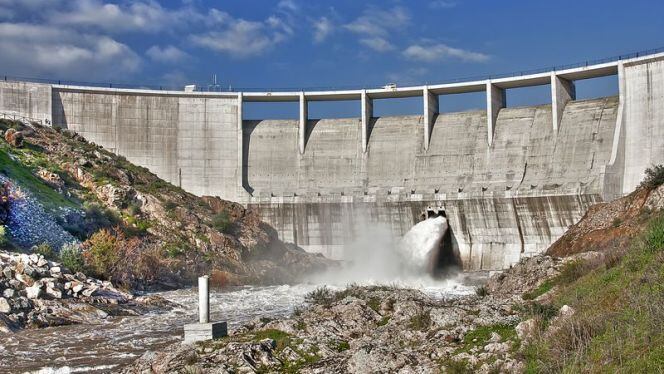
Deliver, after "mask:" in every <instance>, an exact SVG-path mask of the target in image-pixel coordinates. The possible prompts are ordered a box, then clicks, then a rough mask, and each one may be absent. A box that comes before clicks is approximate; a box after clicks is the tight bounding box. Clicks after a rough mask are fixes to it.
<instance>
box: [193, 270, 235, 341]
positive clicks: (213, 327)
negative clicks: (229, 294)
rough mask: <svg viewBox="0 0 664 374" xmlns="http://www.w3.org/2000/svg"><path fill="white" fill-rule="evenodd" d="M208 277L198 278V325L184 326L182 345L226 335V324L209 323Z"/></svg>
mask: <svg viewBox="0 0 664 374" xmlns="http://www.w3.org/2000/svg"><path fill="white" fill-rule="evenodd" d="M209 281H210V277H208V276H207V275H205V276H202V277H199V278H198V323H192V324H187V325H184V344H190V343H195V342H200V341H205V340H211V339H218V338H222V337H224V336H226V335H228V327H227V325H226V322H210V288H209Z"/></svg>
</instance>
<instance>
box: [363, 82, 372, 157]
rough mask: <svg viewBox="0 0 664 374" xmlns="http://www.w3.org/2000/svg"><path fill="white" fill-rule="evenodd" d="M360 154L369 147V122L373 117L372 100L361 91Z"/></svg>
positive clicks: (364, 91) (365, 92)
mask: <svg viewBox="0 0 664 374" xmlns="http://www.w3.org/2000/svg"><path fill="white" fill-rule="evenodd" d="M361 100H362V152H366V151H367V148H368V145H369V121H371V117H373V100H371V98H370V97H369V95H367V91H366V90H362V99H361Z"/></svg>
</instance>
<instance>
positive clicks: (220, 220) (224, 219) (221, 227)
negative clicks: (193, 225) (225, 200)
mask: <svg viewBox="0 0 664 374" xmlns="http://www.w3.org/2000/svg"><path fill="white" fill-rule="evenodd" d="M230 226H231V219H230V217H229V215H228V212H226V211H223V212H220V213H217V214H215V215H214V216H213V217H212V227H213V228H214V229H215V230H217V231H219V232H222V233H225V232H227V231H228V229H229V228H230Z"/></svg>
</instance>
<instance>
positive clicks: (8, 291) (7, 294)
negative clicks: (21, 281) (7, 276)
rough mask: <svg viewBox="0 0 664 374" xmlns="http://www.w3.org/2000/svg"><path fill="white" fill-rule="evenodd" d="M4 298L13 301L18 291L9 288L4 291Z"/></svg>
mask: <svg viewBox="0 0 664 374" xmlns="http://www.w3.org/2000/svg"><path fill="white" fill-rule="evenodd" d="M2 296H4V297H5V298H7V299H12V298H14V297H15V296H16V290H15V289H13V288H7V289H6V290H4V291H2Z"/></svg>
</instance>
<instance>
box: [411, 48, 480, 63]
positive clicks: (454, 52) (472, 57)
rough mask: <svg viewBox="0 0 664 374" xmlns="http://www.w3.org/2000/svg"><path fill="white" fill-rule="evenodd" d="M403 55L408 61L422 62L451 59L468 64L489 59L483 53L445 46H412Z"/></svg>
mask: <svg viewBox="0 0 664 374" xmlns="http://www.w3.org/2000/svg"><path fill="white" fill-rule="evenodd" d="M403 55H404V56H405V57H406V58H408V59H411V60H417V61H422V62H434V61H442V60H447V59H451V58H453V59H459V60H462V61H469V62H484V61H488V60H489V58H490V57H489V55H486V54H484V53H479V52H472V51H467V50H464V49H460V48H453V47H450V46H447V45H445V44H433V45H421V44H414V45H411V46H409V47H408V48H406V49H405V50H404V51H403Z"/></svg>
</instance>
